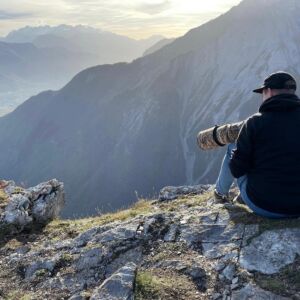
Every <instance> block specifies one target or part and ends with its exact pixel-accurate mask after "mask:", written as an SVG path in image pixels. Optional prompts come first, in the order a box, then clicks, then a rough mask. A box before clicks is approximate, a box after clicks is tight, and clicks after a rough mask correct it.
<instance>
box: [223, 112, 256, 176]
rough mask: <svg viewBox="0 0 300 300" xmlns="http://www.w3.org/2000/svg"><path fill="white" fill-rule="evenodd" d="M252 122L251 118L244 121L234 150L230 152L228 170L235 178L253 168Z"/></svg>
mask: <svg viewBox="0 0 300 300" xmlns="http://www.w3.org/2000/svg"><path fill="white" fill-rule="evenodd" d="M253 121H254V119H253V118H251V117H249V118H248V119H247V120H246V121H245V123H244V124H243V126H242V128H241V130H240V133H239V135H238V138H237V141H236V144H237V146H236V149H234V150H232V157H231V159H230V161H229V168H230V170H231V173H232V175H233V177H235V178H239V177H241V176H243V175H245V174H247V173H248V172H249V171H250V169H251V168H252V166H253V165H252V162H253V144H254V143H253V141H254V138H253V136H254V132H253Z"/></svg>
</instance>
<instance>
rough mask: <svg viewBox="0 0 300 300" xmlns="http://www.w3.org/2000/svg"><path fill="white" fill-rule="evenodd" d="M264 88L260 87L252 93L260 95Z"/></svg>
mask: <svg viewBox="0 0 300 300" xmlns="http://www.w3.org/2000/svg"><path fill="white" fill-rule="evenodd" d="M264 88H265V87H263V86H262V87H260V88H258V89H255V90H253V93H258V94H262V92H263V89H264Z"/></svg>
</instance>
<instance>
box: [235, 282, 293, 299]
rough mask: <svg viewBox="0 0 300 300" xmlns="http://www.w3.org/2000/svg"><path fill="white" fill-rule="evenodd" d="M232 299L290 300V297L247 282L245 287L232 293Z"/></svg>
mask: <svg viewBox="0 0 300 300" xmlns="http://www.w3.org/2000/svg"><path fill="white" fill-rule="evenodd" d="M231 299H232V300H257V299H260V300H288V299H289V298H286V297H282V296H278V295H275V294H273V293H271V292H269V291H265V290H263V289H261V288H259V287H257V286H255V285H253V284H250V283H249V284H247V285H246V286H245V287H244V288H242V289H240V290H237V291H234V292H233V293H232V297H231Z"/></svg>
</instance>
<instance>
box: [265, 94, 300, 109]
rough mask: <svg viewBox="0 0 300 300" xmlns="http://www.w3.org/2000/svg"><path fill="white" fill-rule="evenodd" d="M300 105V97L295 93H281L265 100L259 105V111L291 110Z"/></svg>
mask: <svg viewBox="0 0 300 300" xmlns="http://www.w3.org/2000/svg"><path fill="white" fill-rule="evenodd" d="M299 107H300V99H299V98H298V96H297V95H295V94H281V95H276V96H273V97H271V98H269V99H267V100H265V101H264V102H263V103H262V104H261V106H260V107H259V112H267V111H291V110H294V109H296V108H299Z"/></svg>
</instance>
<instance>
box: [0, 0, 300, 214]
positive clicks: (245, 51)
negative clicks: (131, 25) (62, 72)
mask: <svg viewBox="0 0 300 300" xmlns="http://www.w3.org/2000/svg"><path fill="white" fill-rule="evenodd" d="M282 3H284V5H282ZM258 8H259V9H258ZM299 9H300V3H299V1H296V0H284V1H283V0H272V1H270V0H265V1H262V0H259V1H258V0H245V1H243V2H242V3H241V4H240V5H239V6H237V7H234V8H233V9H231V10H230V11H229V12H228V13H226V14H224V15H222V16H220V17H219V18H217V19H215V20H213V21H211V22H208V23H206V24H205V25H203V26H200V27H199V28H195V29H193V30H191V31H190V32H188V33H187V34H186V35H185V36H183V37H182V38H179V39H176V40H175V41H174V42H173V43H171V44H169V45H167V46H165V47H163V48H162V49H160V50H159V51H157V52H155V53H153V54H151V55H148V56H146V57H143V58H141V59H138V60H135V61H134V62H132V63H131V64H126V63H119V64H115V65H103V66H97V67H94V68H90V69H87V70H85V71H83V72H81V73H79V74H78V75H77V76H75V77H74V78H73V80H72V81H71V82H70V83H69V84H67V85H66V86H65V87H64V88H63V89H61V90H60V91H57V92H52V91H48V92H44V93H41V94H39V95H38V96H36V97H32V98H30V99H29V100H28V101H26V102H25V103H24V104H22V105H21V106H19V107H18V108H17V109H16V110H15V111H14V112H13V113H11V114H9V115H7V116H5V117H2V118H1V119H0V141H1V157H0V176H1V177H3V178H13V179H15V180H16V181H17V182H24V183H25V184H26V185H34V184H37V183H38V182H40V181H45V180H47V179H49V178H53V177H56V178H57V179H59V180H60V181H64V182H65V189H66V201H67V205H66V208H65V212H64V215H65V216H68V217H70V216H74V215H87V214H92V213H94V212H95V209H96V208H99V209H100V210H101V211H109V210H115V209H117V208H120V207H122V206H126V205H128V204H129V203H131V202H132V201H134V200H135V191H137V192H138V194H139V195H143V196H148V195H150V194H151V193H153V191H157V190H158V189H159V188H161V187H163V186H166V185H180V184H196V183H213V182H214V181H215V180H216V176H217V174H218V171H219V167H220V163H221V159H222V156H223V154H224V150H225V149H224V148H223V149H219V150H215V151H210V152H203V151H200V150H199V149H198V148H197V145H196V134H197V132H198V131H199V130H202V129H205V128H207V127H211V126H213V125H214V124H216V123H220V124H222V123H227V122H235V121H239V120H242V119H245V118H246V117H247V116H249V115H251V114H253V113H254V112H256V111H257V109H258V106H259V105H260V104H261V99H260V98H259V96H257V95H254V94H253V93H252V92H251V90H252V89H253V87H256V86H257V85H258V84H260V83H261V81H262V80H263V78H264V77H265V76H266V75H267V74H268V73H270V72H273V71H274V70H279V69H284V70H287V71H290V72H292V73H293V74H294V75H295V76H296V77H297V78H298V79H299V77H298V73H299V71H300V58H299V55H298V53H299V51H300V46H299V45H300V44H299V43H298V40H299V33H300V19H299V18H298V16H297V11H298V10H299Z"/></svg>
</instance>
